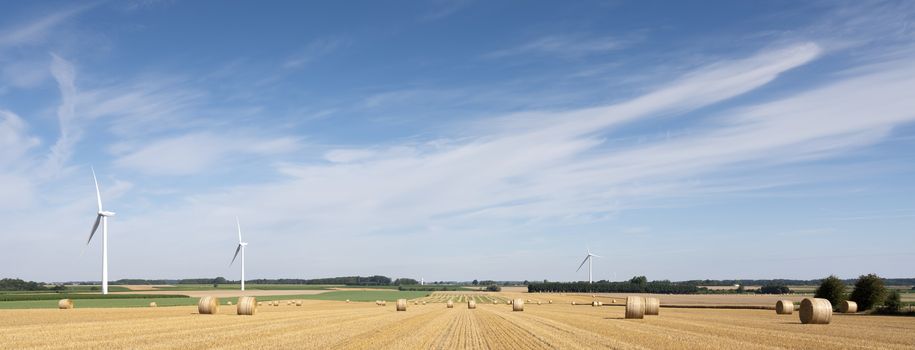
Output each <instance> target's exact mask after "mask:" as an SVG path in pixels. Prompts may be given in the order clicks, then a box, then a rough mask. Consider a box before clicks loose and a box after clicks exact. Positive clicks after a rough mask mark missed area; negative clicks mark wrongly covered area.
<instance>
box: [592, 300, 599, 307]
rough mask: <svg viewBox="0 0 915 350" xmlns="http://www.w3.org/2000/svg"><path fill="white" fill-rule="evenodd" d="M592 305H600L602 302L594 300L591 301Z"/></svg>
mask: <svg viewBox="0 0 915 350" xmlns="http://www.w3.org/2000/svg"><path fill="white" fill-rule="evenodd" d="M591 306H600V302H599V301H597V300H594V301H592V302H591Z"/></svg>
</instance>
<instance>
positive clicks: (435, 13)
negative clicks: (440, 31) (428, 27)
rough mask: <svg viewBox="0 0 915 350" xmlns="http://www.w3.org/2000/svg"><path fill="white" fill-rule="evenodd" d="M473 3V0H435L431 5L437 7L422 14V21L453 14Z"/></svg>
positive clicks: (434, 19) (438, 18)
mask: <svg viewBox="0 0 915 350" xmlns="http://www.w3.org/2000/svg"><path fill="white" fill-rule="evenodd" d="M471 3H473V1H472V0H435V1H432V2H431V5H432V6H434V7H435V9H433V10H431V11H429V12H426V13H425V14H423V15H422V16H420V18H419V19H420V21H426V22H429V21H436V20H440V19H442V18H445V17H448V16H451V15H453V14H455V13H457V12H458V11H460V10H462V9H463V8H465V7H467V6H468V5H470V4H471Z"/></svg>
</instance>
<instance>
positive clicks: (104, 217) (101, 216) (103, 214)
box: [86, 168, 114, 294]
mask: <svg viewBox="0 0 915 350" xmlns="http://www.w3.org/2000/svg"><path fill="white" fill-rule="evenodd" d="M90 169H92V180H93V181H95V198H96V199H97V200H98V216H96V217H95V225H92V232H91V233H89V240H87V241H86V245H87V246H88V245H89V243H90V242H92V237H93V236H95V232H96V231H98V225H99V223H101V224H102V294H108V217H109V216H114V212H110V211H106V210H104V209H102V192H101V191H99V188H98V178H96V177H95V169H94V168H90Z"/></svg>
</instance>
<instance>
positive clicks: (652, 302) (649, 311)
mask: <svg viewBox="0 0 915 350" xmlns="http://www.w3.org/2000/svg"><path fill="white" fill-rule="evenodd" d="M660 309H661V301H660V300H658V298H645V314H646V315H651V316H657V315H658V312H659V311H661V310H660Z"/></svg>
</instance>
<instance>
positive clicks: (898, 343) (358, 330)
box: [0, 293, 915, 350]
mask: <svg viewBox="0 0 915 350" xmlns="http://www.w3.org/2000/svg"><path fill="white" fill-rule="evenodd" d="M493 294H494V295H496V296H498V297H500V298H509V297H514V296H516V295H517V294H495V293H493ZM544 295H546V293H544ZM551 297H552V298H556V299H553V301H554V304H558V305H555V306H545V307H540V308H535V309H531V310H525V312H511V310H510V308H505V307H504V306H493V305H489V303H488V301H489V300H488V299H486V301H487V303H486V305H480V304H479V303H480V300H479V299H477V303H478V305H477V309H476V310H467V309H464V308H457V307H456V306H455V309H451V310H445V311H444V312H443V310H442V309H440V308H438V307H429V308H419V309H418V310H410V312H399V313H395V314H391V310H390V309H387V308H380V307H377V306H372V304H369V303H356V302H353V303H351V304H345V303H341V302H329V301H328V302H324V301H321V302H311V301H310V302H309V303H308V312H303V310H302V309H301V308H289V307H286V308H271V309H270V310H266V311H269V312H263V311H265V310H259V311H261V312H258V313H257V315H256V316H235V315H234V313H231V311H234V310H220V311H221V313H220V315H218V316H217V315H212V316H209V317H207V316H199V315H197V314H196V312H195V311H196V310H195V307H196V305H195V306H176V307H160V308H158V309H155V310H143V309H137V308H98V309H95V308H92V309H88V308H86V307H85V306H86V305H83V304H80V310H56V312H52V311H55V310H36V309H29V310H6V309H4V310H0V344H2V345H0V348H3V349H16V350H18V349H23V350H25V349H46V350H56V349H61V350H63V349H145V348H151V347H155V348H162V349H181V350H198V349H212V348H220V349H224V350H247V349H300V348H303V347H308V348H314V349H347V350H349V349H352V350H363V349H366V350H368V349H370V350H385V349H430V348H436V349H513V350H514V349H517V350H535V349H678V350H679V349H683V350H691V349H741V350H743V349H746V350H757V349H759V350H761V349H804V350H834V349H837V348H841V349H881V350H883V349H887V350H912V349H913V346H912V344H915V318H913V317H895V316H880V315H870V316H867V317H858V316H849V315H838V316H836V317H835V319H833V320H832V322H831V323H830V325H826V326H823V325H802V324H800V322H798V320H797V319H790V320H789V319H787V318H782V317H776V315H772V310H722V309H692V308H690V309H686V308H683V309H681V308H665V309H664V314H665V316H664V317H662V318H659V317H653V318H650V319H646V320H642V321H639V320H625V321H627V322H624V321H623V320H614V318H618V317H621V316H623V313H622V312H620V311H623V310H622V309H621V308H612V309H611V310H605V309H601V308H584V307H581V308H576V307H571V308H570V307H567V306H568V305H569V304H568V302H569V299H567V298H578V299H577V300H579V304H581V301H586V300H588V299H587V298H586V297H581V296H574V297H569V296H567V297H562V296H559V295H556V296H551ZM719 297H720V296H719V295H703V296H699V297H697V298H705V299H701V300H713V299H714V298H719ZM754 297H757V296H754ZM262 298H264V297H258V300H260V299H262ZM663 298H665V299H664V301H665V303H667V302H669V301H668V299H667V296H664V297H663ZM232 299H235V298H234V297H233V298H232ZM801 299H802V298H798V299H797V300H798V301H800V300H801ZM446 300H447V298H445V299H443V300H441V301H440V302H441V303H444V302H445V301H446ZM503 300H504V299H499V301H500V305H505V303H504V302H502V301H503ZM617 300H619V299H617ZM776 300H778V297H775V298H771V302H770V299H765V305H768V306H769V307H772V306H774V304H775V301H776ZM81 301H82V300H79V301H77V302H81ZM232 301H233V302H235V300H232ZM148 302H149V300H147V301H145V302H144V304H145V303H148ZM458 303H459V302H458V301H457V299H455V304H458ZM51 304H52V305H50V306H56V305H53V300H52V301H51ZM265 304H266V300H265ZM224 305H225V304H223V305H221V306H224ZM620 305H622V302H621V304H620ZM760 305H763V304H760ZM226 311H229V312H228V313H227V312H226ZM795 313H797V311H795ZM230 314H231V315H230ZM789 318H790V317H789ZM100 326H102V327H104V329H105V331H104V332H91V331H87V330H91V329H99V327H100ZM252 335H253V336H252ZM303 344H307V345H303Z"/></svg>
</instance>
